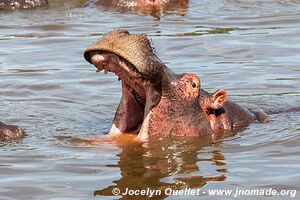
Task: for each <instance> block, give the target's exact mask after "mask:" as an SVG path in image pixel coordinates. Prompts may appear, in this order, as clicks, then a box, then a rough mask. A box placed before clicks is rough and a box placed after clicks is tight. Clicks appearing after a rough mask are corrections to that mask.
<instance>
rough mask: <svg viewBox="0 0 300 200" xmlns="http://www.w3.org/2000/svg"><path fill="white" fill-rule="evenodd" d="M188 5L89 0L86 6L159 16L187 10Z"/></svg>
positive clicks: (163, 0) (167, 0)
mask: <svg viewBox="0 0 300 200" xmlns="http://www.w3.org/2000/svg"><path fill="white" fill-rule="evenodd" d="M187 5H188V0H89V1H87V2H86V3H85V5H84V6H85V7H87V6H96V7H102V8H110V9H116V10H122V11H134V12H139V13H141V14H147V15H148V14H150V15H155V16H157V15H161V12H164V11H167V10H176V9H178V8H186V7H187Z"/></svg>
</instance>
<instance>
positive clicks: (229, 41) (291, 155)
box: [0, 0, 300, 199]
mask: <svg viewBox="0 0 300 200" xmlns="http://www.w3.org/2000/svg"><path fill="white" fill-rule="evenodd" d="M81 3H82V1H76V2H75V1H66V2H63V1H54V2H53V1H52V2H51V8H50V9H46V10H34V11H30V12H13V13H7V12H5V13H3V12H2V13H0V22H1V23H0V109H1V113H0V120H1V121H4V122H7V123H12V124H18V125H21V126H23V127H25V128H26V130H27V133H28V136H27V137H26V138H25V139H24V140H22V141H20V142H17V143H8V144H1V147H0V199H93V198H95V199H116V198H120V197H121V196H116V197H115V196H113V195H112V193H111V191H112V189H113V188H115V187H117V188H119V189H121V191H124V190H125V189H126V188H129V189H146V188H151V189H161V190H164V189H166V188H174V189H182V188H185V187H188V188H196V189H197V188H201V189H203V190H204V191H208V190H209V189H233V190H235V189H236V188H240V189H269V188H273V189H277V190H281V189H288V190H298V192H300V148H299V146H300V127H299V121H300V114H299V112H298V113H293V112H290V113H280V114H274V115H271V116H270V118H271V121H270V122H269V123H268V124H258V123H254V124H252V125H251V126H249V127H248V128H247V129H246V130H244V131H243V132H240V133H238V134H237V135H233V136H230V137H226V138H225V139H220V140H218V141H215V142H212V143H211V142H210V143H205V142H201V141H196V142H195V141H154V142H149V143H147V144H144V145H139V144H126V143H120V142H112V141H109V139H108V138H104V139H103V136H102V137H101V135H102V134H104V133H106V132H107V131H108V130H109V128H110V125H111V124H110V123H111V121H112V119H113V116H114V112H115V110H116V108H117V105H118V102H119V98H120V92H121V90H120V83H119V82H118V81H117V77H115V76H114V75H104V74H102V73H101V74H97V73H95V70H94V68H93V66H91V65H89V64H88V63H87V62H86V61H85V60H84V58H83V55H82V54H83V50H84V49H85V48H86V47H87V46H89V45H90V44H91V43H92V42H94V41H95V40H97V39H98V38H99V37H100V36H101V35H102V34H104V33H106V32H108V31H111V30H113V29H115V28H126V29H128V30H129V31H130V32H132V33H145V34H147V35H148V36H149V37H150V38H151V39H152V41H153V44H154V46H155V47H156V51H157V53H158V55H159V56H160V58H161V59H162V60H163V61H165V62H166V63H167V65H168V66H169V67H170V68H171V69H172V70H174V71H175V72H178V73H182V72H189V73H196V74H198V75H199V76H200V77H201V81H202V86H203V87H204V88H205V89H207V90H208V91H214V90H216V89H220V88H224V89H226V90H227V91H228V92H229V95H230V98H231V99H232V100H234V101H236V102H239V103H241V104H243V105H245V106H246V107H260V108H262V109H264V110H267V111H272V110H277V109H280V108H290V107H296V106H300V102H299V96H300V92H299V91H300V90H299V88H300V37H299V36H300V3H299V2H298V1H293V0H285V1H284V0H255V1H252V0H251V1H250V0H241V1H238V0H222V1H221V0H204V1H196V0H191V1H190V2H189V5H188V8H182V9H178V10H175V11H169V12H167V13H163V14H162V16H161V17H160V18H158V17H157V15H156V17H153V16H144V15H138V14H136V13H126V12H119V11H115V10H109V9H103V8H88V7H86V8H82V7H80V5H81ZM298 195H299V194H297V197H298V198H300V197H299V196H298ZM163 197H165V198H168V199H179V198H182V199H189V198H196V199H197V198H198V199H199V198H200V197H199V196H167V195H162V196H159V197H158V196H156V197H155V199H161V198H163ZM297 197H296V198H297ZM264 198H265V199H284V198H285V199H290V198H289V196H285V197H282V196H278V197H277V196H273V197H269V198H268V197H259V198H258V197H251V196H247V197H239V198H236V199H264ZM123 199H132V197H131V198H130V197H129V196H123ZM135 199H145V196H143V197H137V196H135ZM201 199H232V197H229V196H228V197H225V196H223V197H218V196H209V195H207V194H202V195H201Z"/></svg>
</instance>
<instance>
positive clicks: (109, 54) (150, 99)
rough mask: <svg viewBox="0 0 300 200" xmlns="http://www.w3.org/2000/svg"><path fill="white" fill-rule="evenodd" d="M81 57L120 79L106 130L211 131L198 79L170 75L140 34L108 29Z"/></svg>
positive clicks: (190, 133)
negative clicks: (116, 101) (118, 98)
mask: <svg viewBox="0 0 300 200" xmlns="http://www.w3.org/2000/svg"><path fill="white" fill-rule="evenodd" d="M84 57H85V59H86V60H87V61H88V62H90V63H92V64H94V65H95V67H96V68H97V71H102V70H104V71H105V72H108V71H110V72H113V73H115V74H116V75H117V76H118V77H119V79H120V80H121V81H122V97H121V101H120V104H119V107H118V109H117V111H116V114H115V118H114V121H113V125H112V128H111V130H110V132H109V134H120V133H128V132H129V133H138V138H139V139H141V140H147V139H148V138H149V137H151V136H154V135H159V136H166V135H172V136H200V135H204V134H211V128H210V124H209V121H208V119H207V117H206V115H205V114H204V112H203V111H202V110H201V109H200V106H199V95H200V94H199V93H200V80H199V78H198V77H197V76H196V75H193V74H183V75H176V74H174V73H173V72H172V71H171V70H170V69H168V68H167V67H166V66H165V65H164V64H163V63H162V62H161V61H160V60H159V58H158V57H157V56H156V55H155V54H154V52H153V49H152V47H151V46H150V41H149V40H148V39H147V38H146V37H145V36H144V35H131V34H129V33H128V32H127V31H125V30H116V31H113V32H110V33H108V34H106V35H105V36H104V37H103V38H102V39H100V40H99V41H97V42H96V43H95V44H93V45H92V46H91V47H90V48H88V49H87V50H86V51H85V53H84Z"/></svg>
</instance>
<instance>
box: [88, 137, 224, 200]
mask: <svg viewBox="0 0 300 200" xmlns="http://www.w3.org/2000/svg"><path fill="white" fill-rule="evenodd" d="M201 139H203V140H202V141H192V139H190V140H188V139H185V140H182V138H178V139H161V140H152V141H150V142H147V143H144V144H139V143H136V144H129V145H128V144H127V145H119V147H120V148H122V152H121V153H120V154H118V155H117V156H118V157H119V158H120V160H119V162H118V164H117V165H116V166H109V167H119V168H120V171H121V178H120V179H119V180H115V181H113V182H114V185H111V186H108V187H106V188H103V189H100V190H97V191H95V192H94V195H95V196H97V195H104V196H111V195H112V190H113V189H114V188H118V189H120V191H121V193H123V192H125V191H126V188H128V189H129V190H145V189H147V188H149V189H150V190H160V191H164V190H166V189H167V188H172V189H173V190H181V189H185V188H201V187H202V186H204V185H205V184H207V182H209V181H224V180H225V179H226V172H227V169H226V166H225V165H226V164H225V162H224V160H225V158H224V156H223V155H222V153H221V152H220V151H219V150H212V151H207V150H205V149H206V148H207V147H209V146H214V143H213V142H212V141H211V140H209V139H208V138H201ZM207 154H208V155H209V156H208V157H207ZM205 162H209V164H210V165H212V166H216V167H217V169H216V173H217V174H218V175H215V176H206V177H204V176H202V175H201V164H202V163H205ZM170 176H172V177H174V176H175V178H172V180H170ZM164 195H165V194H164V192H162V194H161V197H165V196H164ZM139 197H142V196H139ZM144 197H145V198H146V196H144ZM123 198H124V199H130V196H126V195H125V196H123Z"/></svg>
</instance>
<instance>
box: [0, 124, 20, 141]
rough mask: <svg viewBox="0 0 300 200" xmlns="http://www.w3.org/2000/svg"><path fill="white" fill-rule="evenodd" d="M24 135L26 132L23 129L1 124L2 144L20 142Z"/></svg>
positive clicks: (0, 136)
mask: <svg viewBox="0 0 300 200" xmlns="http://www.w3.org/2000/svg"><path fill="white" fill-rule="evenodd" d="M24 135H25V131H24V129H23V128H20V127H18V126H13V125H7V124H4V123H2V122H0V142H5V141H12V140H19V139H21V138H23V137H24Z"/></svg>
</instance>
